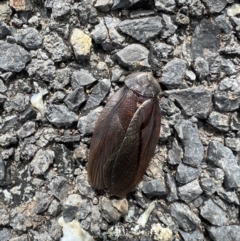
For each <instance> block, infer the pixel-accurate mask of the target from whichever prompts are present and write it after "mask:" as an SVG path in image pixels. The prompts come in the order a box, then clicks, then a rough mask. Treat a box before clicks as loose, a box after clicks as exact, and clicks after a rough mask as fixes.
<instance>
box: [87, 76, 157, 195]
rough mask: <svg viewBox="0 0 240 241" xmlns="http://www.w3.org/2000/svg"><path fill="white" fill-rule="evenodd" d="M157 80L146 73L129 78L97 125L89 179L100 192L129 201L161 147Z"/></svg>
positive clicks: (93, 138)
mask: <svg viewBox="0 0 240 241" xmlns="http://www.w3.org/2000/svg"><path fill="white" fill-rule="evenodd" d="M160 91H161V88H160V86H159V84H158V82H157V80H156V79H155V78H154V77H153V76H152V75H151V74H150V73H146V72H139V73H133V74H130V75H128V76H127V77H126V78H125V86H124V87H122V88H121V89H119V90H118V91H117V92H116V93H115V94H114V95H113V96H112V97H111V98H110V99H109V101H108V102H107V104H106V106H105V107H104V109H103V110H102V112H101V114H100V116H99V119H98V121H97V123H96V126H95V129H94V132H93V136H92V140H91V145H90V152H89V160H88V179H89V183H90V184H91V185H92V186H93V187H95V188H97V189H107V190H108V191H109V192H110V193H111V194H113V195H116V196H118V197H125V196H126V195H127V194H128V193H129V192H131V191H132V189H133V188H134V187H135V186H136V185H137V184H138V183H139V182H140V181H141V179H142V177H143V175H144V173H145V171H146V169H147V167H148V164H149V162H150V160H151V158H152V157H153V155H154V150H155V147H156V145H157V143H158V139H159V132H160V125H161V113H160V107H159V102H158V94H159V93H160Z"/></svg>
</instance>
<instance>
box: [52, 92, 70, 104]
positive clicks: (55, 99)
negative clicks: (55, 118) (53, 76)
mask: <svg viewBox="0 0 240 241" xmlns="http://www.w3.org/2000/svg"><path fill="white" fill-rule="evenodd" d="M65 97H66V95H65V93H63V92H62V91H57V92H55V93H54V94H53V96H52V97H51V99H50V100H49V102H50V103H52V104H61V103H63V100H64V99H65Z"/></svg>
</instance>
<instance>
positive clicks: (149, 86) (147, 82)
mask: <svg viewBox="0 0 240 241" xmlns="http://www.w3.org/2000/svg"><path fill="white" fill-rule="evenodd" d="M125 84H126V86H127V87H128V88H129V89H131V90H132V91H134V92H137V93H138V94H139V95H142V96H146V97H157V96H158V94H159V93H160V92H161V88H160V85H159V83H158V81H157V80H156V79H155V78H154V77H153V76H152V74H151V73H149V72H137V73H133V74H130V75H128V76H127V77H126V78H125Z"/></svg>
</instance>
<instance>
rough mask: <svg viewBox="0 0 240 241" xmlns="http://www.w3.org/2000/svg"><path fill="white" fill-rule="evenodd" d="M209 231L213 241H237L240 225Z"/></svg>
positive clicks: (210, 229)
mask: <svg viewBox="0 0 240 241" xmlns="http://www.w3.org/2000/svg"><path fill="white" fill-rule="evenodd" d="M207 230H208V233H209V235H210V237H211V238H212V240H213V241H219V240H224V241H237V240H238V239H239V235H240V226H239V225H229V226H222V227H209V228H208V229H207Z"/></svg>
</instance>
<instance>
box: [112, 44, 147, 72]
mask: <svg viewBox="0 0 240 241" xmlns="http://www.w3.org/2000/svg"><path fill="white" fill-rule="evenodd" d="M148 55H149V51H148V49H147V48H145V47H144V46H142V45H140V44H130V45H128V46H127V47H125V48H124V49H122V50H120V51H118V52H117V53H116V54H115V55H114V56H115V59H116V60H117V62H118V63H119V65H120V66H122V67H124V68H127V69H129V70H139V69H144V68H149V64H148Z"/></svg>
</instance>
